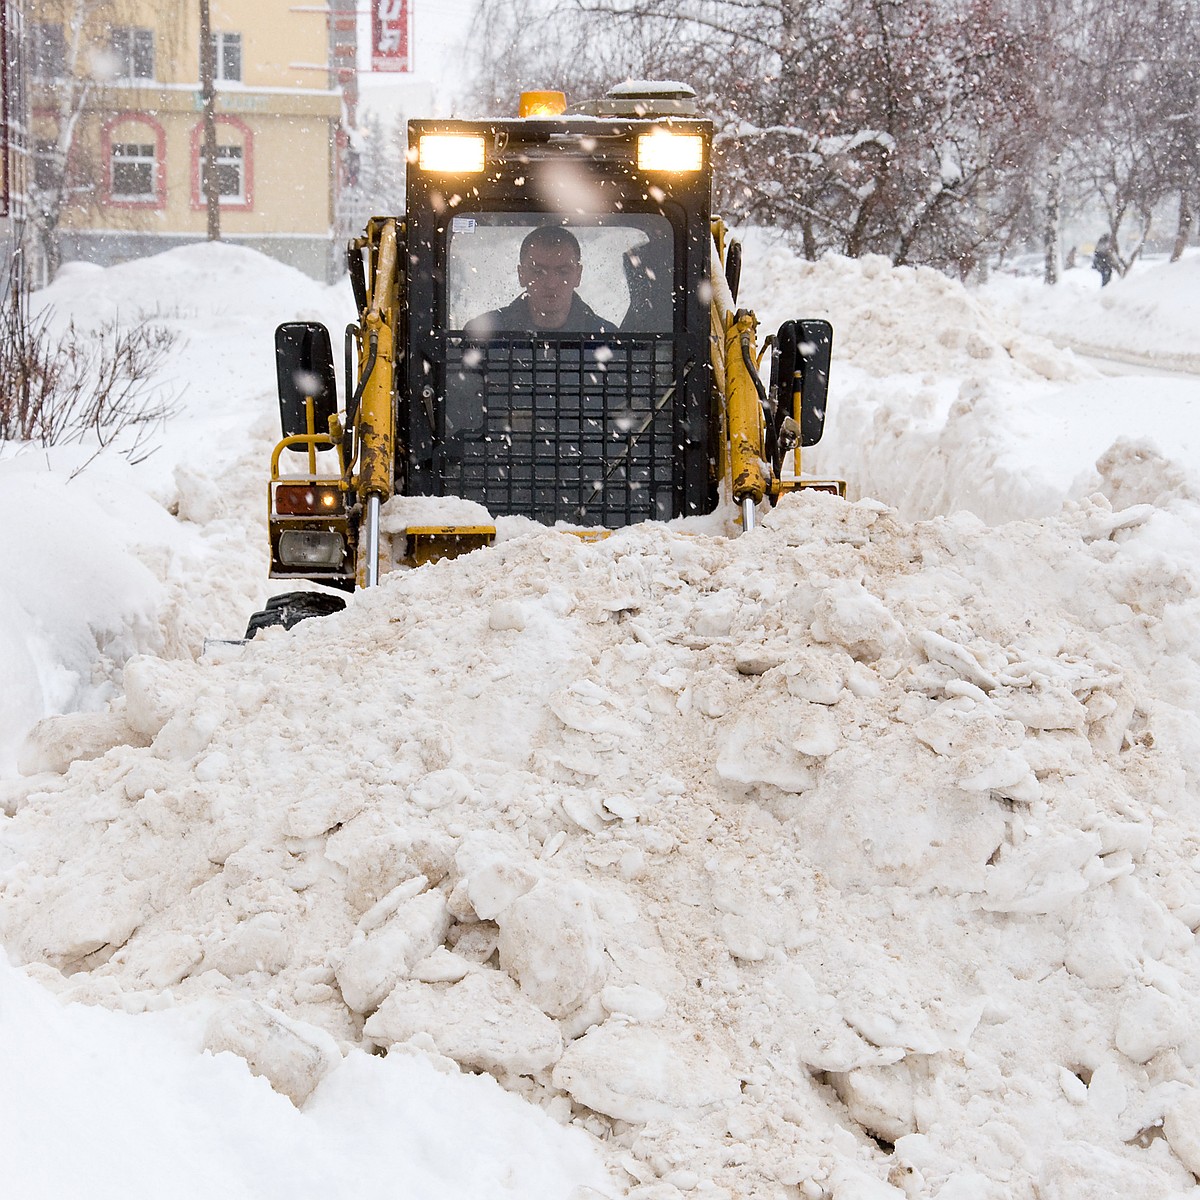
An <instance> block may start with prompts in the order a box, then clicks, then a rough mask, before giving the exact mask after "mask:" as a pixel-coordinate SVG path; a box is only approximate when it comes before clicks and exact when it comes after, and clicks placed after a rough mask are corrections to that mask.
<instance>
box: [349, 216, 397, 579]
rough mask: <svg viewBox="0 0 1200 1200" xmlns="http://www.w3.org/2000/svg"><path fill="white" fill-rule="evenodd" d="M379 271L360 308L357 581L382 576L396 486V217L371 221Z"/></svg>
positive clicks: (370, 227) (371, 281) (375, 259)
mask: <svg viewBox="0 0 1200 1200" xmlns="http://www.w3.org/2000/svg"><path fill="white" fill-rule="evenodd" d="M368 238H369V239H370V241H371V243H372V247H371V248H372V250H373V251H374V253H373V256H372V261H373V262H374V268H375V269H374V271H373V272H372V274H371V277H370V280H369V283H368V292H367V304H366V307H365V309H364V311H363V312H362V313H361V314H360V317H361V325H360V329H359V356H360V359H361V358H363V357H364V352H365V364H364V365H363V366H362V367H361V372H362V374H361V376H360V383H359V388H360V391H361V393H362V396H361V400H360V403H359V408H358V412H357V414H356V415H355V423H356V426H357V431H358V436H357V438H356V442H357V445H358V475H357V479H356V489H355V490H356V492H357V494H358V500H359V503H360V504H361V506H362V524H361V526H360V529H359V538H358V557H357V561H356V563H355V576H356V583H357V586H358V587H360V588H361V587H374V586H375V584H377V583H378V582H379V510H380V507H381V505H382V504H383V503H384V501H386V500H388V499H389V498H390V497H391V495H392V491H393V488H394V482H395V462H396V432H395V406H394V386H393V368H394V365H395V357H396V356H395V338H396V321H397V318H398V316H399V307H400V286H399V285H400V275H399V269H398V261H399V242H398V237H397V231H396V222H395V221H394V220H386V221H383V222H381V223H379V224H378V225H376V224H375V223H374V222H372V223H371V225H370V226H368Z"/></svg>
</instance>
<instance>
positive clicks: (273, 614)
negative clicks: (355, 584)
mask: <svg viewBox="0 0 1200 1200" xmlns="http://www.w3.org/2000/svg"><path fill="white" fill-rule="evenodd" d="M345 607H346V601H345V600H343V599H342V597H341V596H331V595H329V594H328V593H326V592H284V593H283V595H281V596H272V597H271V598H270V600H268V601H267V607H266V608H264V609H260V610H259V611H258V612H256V613H254V614H253V615H252V616H251V618H250V620H249V622H248V623H247V625H246V638H247V639H250V638H252V637H253V636H254V635H255V634H256V633H257V632H258V631H259V630H260V629H269V628H270V627H271V626H272V625H282V626H283V627H284V629H291V628H292V626H293V625H298V624H299V623H300V622H301V621H305V620H307V619H308V618H309V617H327V616H329V614H330V613H335V612H341V611H342V609H343V608H345Z"/></svg>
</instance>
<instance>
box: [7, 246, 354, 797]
mask: <svg viewBox="0 0 1200 1200" xmlns="http://www.w3.org/2000/svg"><path fill="white" fill-rule="evenodd" d="M34 303H35V307H42V308H49V309H50V310H51V312H52V315H53V328H54V329H56V330H58V331H59V332H60V333H61V332H62V331H63V330H64V329H65V328H66V326H67V324H68V323H69V322H70V321H74V323H75V325H76V327H77V328H84V329H87V328H94V327H96V326H98V325H100V324H102V323H104V322H106V321H118V322H119V323H121V324H122V325H123V326H126V327H127V326H130V325H133V324H136V323H139V322H152V323H154V324H158V325H161V326H163V327H165V328H167V329H168V330H170V331H171V332H172V333H173V334H174V335H175V338H176V341H175V344H174V346H173V347H172V350H171V353H170V356H169V359H168V361H167V362H166V363H165V364H164V365H163V366H162V368H161V369H160V370H159V372H158V374H157V375H156V376H155V377H154V378H153V379H151V380H149V381H148V386H149V387H150V388H151V389H153V392H154V394H156V395H159V396H161V397H163V398H164V399H165V400H170V399H173V398H178V403H179V411H178V412H177V413H176V415H174V416H173V417H172V418H171V419H170V420H169V422H168V423H167V425H166V427H165V428H163V429H161V430H155V431H154V432H153V433H152V434H151V436H150V439H149V440H150V444H151V445H153V446H155V447H156V449H155V451H154V453H153V454H152V455H151V457H150V458H149V459H147V460H146V461H144V462H141V463H139V464H138V466H137V467H136V468H133V467H130V465H129V464H128V463H127V462H126V461H125V460H124V459H123V458H121V457H120V456H118V455H116V454H114V453H107V454H104V455H101V456H100V457H99V458H96V459H92V456H93V453H94V448H93V447H89V446H60V447H52V448H50V449H49V450H42V449H41V448H40V447H35V446H17V445H14V444H11V443H10V444H7V445H0V497H2V498H3V500H4V502H5V506H6V509H7V511H9V512H14V513H17V512H20V513H36V514H37V519H36V520H32V519H30V520H23V521H12V522H9V523H8V526H7V528H6V530H5V533H4V547H5V551H6V555H7V559H8V561H9V562H10V563H19V564H20V569H19V570H14V571H11V572H10V573H9V575H8V577H7V579H6V581H5V583H4V586H3V588H2V589H0V660H2V661H3V662H4V666H5V685H4V691H3V693H2V694H0V777H2V776H4V775H6V774H10V773H11V767H10V764H11V763H12V761H13V759H14V757H15V754H16V749H17V745H18V744H19V741H20V739H21V737H22V736H23V733H24V731H25V730H26V729H28V728H29V726H30V725H31V724H32V723H33V722H35V721H36V720H38V719H39V718H41V717H42V716H46V715H48V714H50V713H56V712H64V711H72V710H75V709H78V708H97V707H100V706H102V705H103V704H104V703H105V702H106V701H107V700H108V699H110V698H111V697H113V696H114V695H116V694H118V693H119V689H120V677H121V669H122V667H123V665H124V663H125V661H126V659H127V658H129V657H130V656H132V655H134V654H139V653H143V654H145V653H153V654H164V655H167V656H169V657H176V656H184V657H193V656H194V655H195V654H197V653H199V650H200V648H201V647H202V646H203V644H204V639H205V637H206V636H222V635H223V636H227V637H239V636H240V635H241V633H242V632H243V630H244V629H245V621H246V616H247V614H248V613H250V612H252V611H253V610H254V609H255V608H257V607H260V606H261V603H262V601H263V599H264V598H265V596H266V594H267V582H268V581H267V579H266V571H267V557H268V556H267V546H266V511H265V502H264V496H265V490H266V488H265V480H266V471H267V467H268V464H269V456H270V450H271V446H272V445H273V444H274V442H275V440H276V439H277V437H278V428H279V425H278V422H279V417H278V410H277V404H276V401H275V354H274V342H273V334H274V329H275V326H276V325H277V324H278V323H279V321H280V320H281V319H284V318H285V317H295V318H297V319H317V318H320V319H324V320H325V321H327V322H329V323H330V325H331V327H332V328H334V329H337V328H339V327H340V324H344V322H345V320H346V319H347V317H348V316H349V315H352V314H353V306H352V303H351V302H350V300H349V289H348V288H342V287H339V288H325V287H322V286H321V285H319V284H316V283H314V282H313V281H312V280H311V279H309V278H308V277H307V276H305V275H302V274H301V273H300V272H298V271H295V270H293V269H291V268H289V267H286V266H283V265H282V264H280V263H277V262H275V261H274V260H272V259H269V258H265V257H264V256H262V255H259V254H255V253H253V252H252V251H249V250H242V249H238V248H236V247H232V246H226V245H212V246H209V245H204V246H189V247H185V248H182V249H178V250H172V251H170V252H168V253H166V254H162V255H159V256H157V257H155V258H149V259H141V260H138V261H135V262H130V263H126V264H123V265H121V266H118V267H112V268H110V269H108V270H101V269H100V268H99V267H95V266H91V265H88V264H84V263H70V264H68V265H67V266H65V267H64V268H63V270H62V271H61V272H60V274H59V277H58V278H57V279H56V280H55V282H54V283H53V284H52V285H51V286H50V287H48V288H46V289H44V290H43V291H41V292H38V293H36V294H35V297H34ZM89 460H90V461H89Z"/></svg>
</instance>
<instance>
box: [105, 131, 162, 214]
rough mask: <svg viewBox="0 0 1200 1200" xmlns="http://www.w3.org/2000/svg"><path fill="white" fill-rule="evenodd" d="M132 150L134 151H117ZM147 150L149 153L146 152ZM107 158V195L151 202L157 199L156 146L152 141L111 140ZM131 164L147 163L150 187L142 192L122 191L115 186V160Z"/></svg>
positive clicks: (121, 198)
mask: <svg viewBox="0 0 1200 1200" xmlns="http://www.w3.org/2000/svg"><path fill="white" fill-rule="evenodd" d="M127 150H132V151H134V153H132V154H126V153H118V151H122V152H123V151H127ZM147 151H148V152H149V153H147ZM109 153H110V158H109V195H110V197H111V198H112V199H113V200H118V201H132V202H136V203H145V202H150V203H153V202H155V201H157V199H158V147H157V145H155V143H153V142H113V143H112V148H111V150H110V152H109ZM118 159H119V160H120V161H121V162H122V163H132V164H133V165H135V166H136V165H148V166H149V168H150V187H149V190H148V191H144V192H123V191H120V190H118V187H117V161H118Z"/></svg>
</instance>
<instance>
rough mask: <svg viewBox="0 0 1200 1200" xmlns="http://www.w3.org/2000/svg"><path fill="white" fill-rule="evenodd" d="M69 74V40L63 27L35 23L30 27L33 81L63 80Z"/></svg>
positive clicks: (30, 62)
mask: <svg viewBox="0 0 1200 1200" xmlns="http://www.w3.org/2000/svg"><path fill="white" fill-rule="evenodd" d="M66 73H67V39H66V36H65V35H64V33H63V27H62V26H61V25H54V24H51V23H50V22H47V21H34V22H33V24H32V25H31V26H30V27H29V74H30V77H31V78H33V79H38V80H42V81H49V80H54V79H62V78H64V77H65V76H66Z"/></svg>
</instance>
